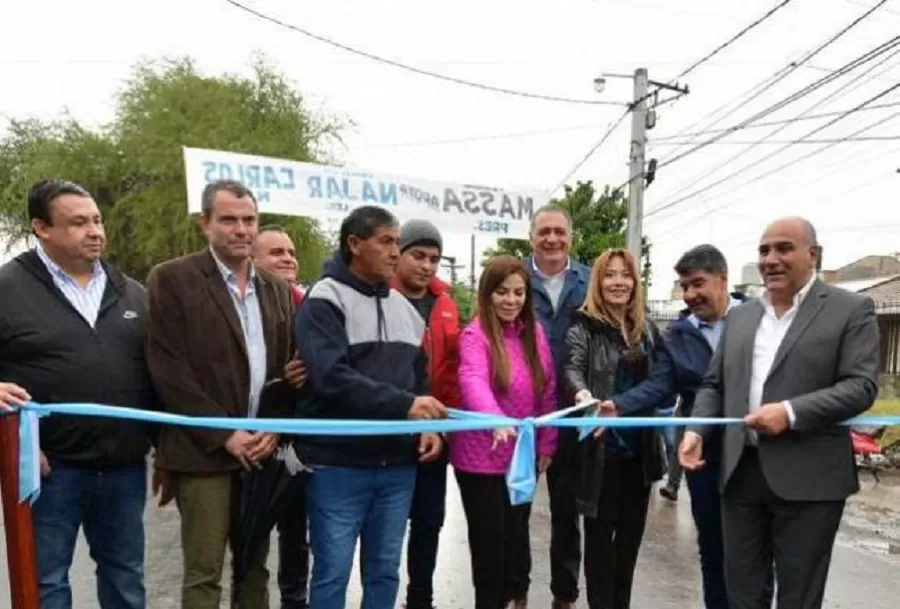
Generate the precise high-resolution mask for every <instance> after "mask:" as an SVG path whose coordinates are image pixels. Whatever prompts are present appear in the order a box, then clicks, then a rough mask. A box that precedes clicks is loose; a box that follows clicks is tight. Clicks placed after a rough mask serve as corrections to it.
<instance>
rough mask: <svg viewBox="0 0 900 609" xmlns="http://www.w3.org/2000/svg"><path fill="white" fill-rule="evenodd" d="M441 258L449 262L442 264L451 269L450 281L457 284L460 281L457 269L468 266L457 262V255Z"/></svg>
mask: <svg viewBox="0 0 900 609" xmlns="http://www.w3.org/2000/svg"><path fill="white" fill-rule="evenodd" d="M441 258H443V259H444V260H446V261H447V264H442V265H441V266H442V267H444V268H445V269H447V270H448V271H450V283H451V284H452V285H454V286H455V285H456V284H457V283H459V275H458V274H457V271H459V270H460V269H464V268H466V265H465V264H456V256H441Z"/></svg>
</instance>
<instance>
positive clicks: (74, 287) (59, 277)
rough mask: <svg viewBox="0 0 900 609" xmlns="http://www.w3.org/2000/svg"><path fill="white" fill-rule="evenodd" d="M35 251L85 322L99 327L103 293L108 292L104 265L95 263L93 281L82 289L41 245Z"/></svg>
mask: <svg viewBox="0 0 900 609" xmlns="http://www.w3.org/2000/svg"><path fill="white" fill-rule="evenodd" d="M34 250H35V252H37V255H38V258H40V259H41V262H43V263H44V266H45V267H47V272H49V273H50V277H52V278H53V284H54V285H55V286H56V287H57V288H59V291H60V292H62V293H63V296H65V297H66V300H68V301H69V304H71V305H72V306H73V307H74V308H75V310H76V311H78V313H79V315H81V316H82V317H83V318H84V321H86V322H87V323H88V325H90V326H91V327H92V328H94V327H95V326H96V325H97V317H98V316H99V315H100V305H101V304H102V302H103V293H104V292H105V291H106V271H104V270H103V265H102V264H100V262H99V261H96V262H94V268H93V271H92V274H91V280H90V281H89V282H88V284H87V286H85V287H81V284H80V283H78V281H77V280H76V279H75V278H74V277H72V276H71V275H69V274H68V273H67V272H66V271H64V270H63V268H62V267H61V266H59V265H58V264H56V263H55V262H54V261H53V260H52V259H51V258H50V256H48V255H47V252H45V251H44V248H43V247H41V244H40V243H38V244H37V245H36V246H35V248H34Z"/></svg>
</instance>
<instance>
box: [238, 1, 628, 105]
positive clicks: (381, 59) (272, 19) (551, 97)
mask: <svg viewBox="0 0 900 609" xmlns="http://www.w3.org/2000/svg"><path fill="white" fill-rule="evenodd" d="M224 1H225V2H227V3H228V4H230V5H232V6H234V7H235V8H238V9H240V10H242V11H244V12H245V13H249V14H251V15H253V16H254V17H257V18H258V19H262V20H263V21H268V22H269V23H272V24H275V25H277V26H279V27H282V28H286V29H289V30H291V31H294V32H297V33H298V34H302V35H304V36H306V37H308V38H312V39H313V40H318V41H319V42H322V43H325V44H327V45H330V46H332V47H335V48H338V49H341V50H342V51H347V52H348V53H353V54H355V55H359V56H361V57H366V58H368V59H371V60H373V61H377V62H380V63H383V64H385V65H389V66H393V67H395V68H400V69H402V70H406V71H408V72H413V73H414V74H419V75H421V76H429V77H431V78H436V79H438V80H444V81H447V82H452V83H454V84H457V85H463V86H466V87H472V88H475V89H481V90H484V91H493V92H494V93H502V94H504V95H513V96H516V97H524V98H529V99H539V100H543V101H552V102H560V103H566V104H582V105H592V106H625V105H627V104H625V103H624V102H614V101H608V100H599V99H577V98H571V97H560V96H556V95H545V94H543V93H531V92H528V91H517V90H515V89H507V88H504V87H495V86H493V85H487V84H484V83H479V82H475V81H471V80H465V79H463V78H457V77H455V76H448V75H446V74H440V73H438V72H432V71H430V70H424V69H422V68H417V67H414V66H410V65H407V64H405V63H401V62H399V61H395V60H393V59H388V58H387V57H381V56H380V55H375V54H374V53H369V52H368V51H363V50H361V49H357V48H355V47H351V46H348V45H346V44H343V43H341V42H337V41H336V40H332V39H331V38H326V37H325V36H321V35H319V34H316V33H314V32H311V31H309V30H307V29H304V28H301V27H299V26H296V25H293V24H290V23H286V22H284V21H281V20H279V19H276V18H275V17H272V16H270V15H266V14H265V13H261V12H259V11H257V10H255V9H253V8H250V7H249V6H246V5H245V4H241V3H240V2H237V1H236V0H224Z"/></svg>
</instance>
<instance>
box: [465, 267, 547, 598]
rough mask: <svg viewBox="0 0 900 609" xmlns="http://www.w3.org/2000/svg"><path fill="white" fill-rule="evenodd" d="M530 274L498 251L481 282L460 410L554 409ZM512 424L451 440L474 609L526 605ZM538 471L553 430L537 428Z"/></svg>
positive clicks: (524, 543)
mask: <svg viewBox="0 0 900 609" xmlns="http://www.w3.org/2000/svg"><path fill="white" fill-rule="evenodd" d="M531 298H532V297H531V285H530V278H529V275H528V271H527V270H526V269H525V267H524V266H523V265H522V262H521V261H520V260H519V259H518V258H514V257H512V256H497V257H496V258H493V259H491V260H490V261H489V262H488V263H487V265H485V267H484V272H483V273H482V274H481V281H480V282H479V284H478V300H477V310H478V316H477V317H476V318H475V319H474V320H473V321H472V323H470V324H469V326H468V327H467V328H466V329H465V330H463V332H462V333H461V335H460V340H459V343H460V363H459V382H460V389H461V391H462V407H463V408H464V409H467V410H473V411H476V412H482V413H488V414H494V415H500V416H509V417H516V418H524V417H534V416H538V415H542V414H546V413H548V412H551V411H553V410H555V408H556V378H555V369H554V366H553V355H552V353H551V351H550V345H549V343H548V341H547V338H546V337H545V335H544V331H543V328H542V327H541V324H540V323H539V322H538V321H537V320H536V319H535V315H534V308H533V305H532V301H531ZM515 433H516V432H515V429H513V428H508V429H497V430H495V431H493V432H491V431H472V432H459V433H455V434H452V436H451V438H450V462H451V463H452V464H453V467H454V469H455V471H456V479H457V481H458V482H459V490H460V494H461V495H462V502H463V509H464V510H465V513H466V522H467V524H468V529H469V550H470V552H471V557H472V579H473V582H474V585H475V609H501V608H503V607H506V606H507V605H509V606H511V607H514V608H516V609H519V608H524V607H526V606H527V600H526V599H527V596H528V586H529V584H530V572H531V546H530V543H529V537H528V519H529V516H530V514H531V506H530V505H527V504H526V505H517V506H513V505H511V504H510V500H509V493H508V492H507V489H506V477H505V474H506V471H507V469H509V464H510V461H511V459H512V454H513V448H514V446H515V437H514V436H515ZM537 436H538V454H539V463H536V464H535V467H538V468H539V471H540V473H543V472H545V471H546V470H547V467H548V466H549V465H550V460H551V459H552V458H553V453H554V452H555V451H556V431H555V430H554V429H550V428H540V429H539V430H538V433H537Z"/></svg>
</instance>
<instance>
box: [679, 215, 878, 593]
mask: <svg viewBox="0 0 900 609" xmlns="http://www.w3.org/2000/svg"><path fill="white" fill-rule="evenodd" d="M820 257H821V248H820V247H819V245H818V244H817V242H816V233H815V229H814V228H813V226H812V224H810V223H809V222H808V221H807V220H804V219H802V218H785V219H782V220H778V221H776V222H774V223H773V224H771V225H770V226H769V227H768V228H767V229H766V231H765V233H764V234H763V236H762V239H761V241H760V244H759V269H760V272H761V273H762V276H763V280H764V282H765V285H766V294H765V295H764V296H763V297H762V298H761V299H758V300H754V301H751V302H748V303H746V304H744V305H741V306H739V307H736V308H735V309H733V310H732V311H731V312H730V313H729V314H728V318H727V321H726V326H725V329H724V331H723V335H722V338H721V342H720V343H719V348H718V349H717V350H716V353H715V356H714V357H713V359H712V361H711V362H710V367H709V371H708V372H707V376H706V378H705V379H704V381H703V384H702V385H701V388H700V390H699V392H698V393H697V399H696V402H695V404H694V410H693V412H692V416H693V417H737V418H743V419H744V423H745V425H742V426H737V425H728V426H726V429H725V439H724V446H723V457H722V466H721V472H720V480H719V489H720V491H721V493H722V527H723V533H724V540H725V576H726V581H727V586H728V595H729V599H730V601H731V607H732V609H763V608H766V609H768V607H767V605H766V579H767V574H769V573H771V568H772V562H773V560H774V562H775V565H776V577H777V582H778V607H790V608H791V609H818V608H820V607H821V606H822V600H823V597H824V592H825V580H826V578H827V575H828V566H829V563H830V560H831V549H832V546H833V545H834V537H835V534H836V533H837V529H838V525H839V524H840V521H841V515H842V513H843V509H844V502H845V501H846V499H847V497H848V496H849V495H851V494H853V493H855V492H856V491H857V490H859V483H858V480H857V477H856V469H855V467H854V462H853V451H852V445H851V441H850V435H849V430H848V428H846V427H843V426H840V425H839V423H840V422H841V421H844V420H846V419H849V418H851V417H853V416H855V415H858V414H860V413H861V412H863V411H865V410H867V409H868V408H869V407H870V406H871V405H872V403H873V402H874V400H875V395H876V392H877V390H878V386H877V382H876V377H877V374H878V326H877V323H876V319H875V308H874V305H873V303H872V301H871V299H869V298H868V297H866V296H863V295H860V294H854V293H851V292H848V291H845V290H842V289H840V288H834V287H831V286H828V285H825V284H823V283H822V282H821V281H819V280H817V279H816V268H817V266H818V263H819V260H820ZM715 431H716V429H715V428H714V427H708V426H694V427H692V428H689V431H687V432H686V433H685V438H684V441H683V442H682V445H681V448H680V458H681V463H682V465H683V466H684V467H685V468H687V469H691V470H696V469H698V468H700V467H702V466H703V442H704V438H705V437H706V436H707V435H708V434H711V433H715Z"/></svg>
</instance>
